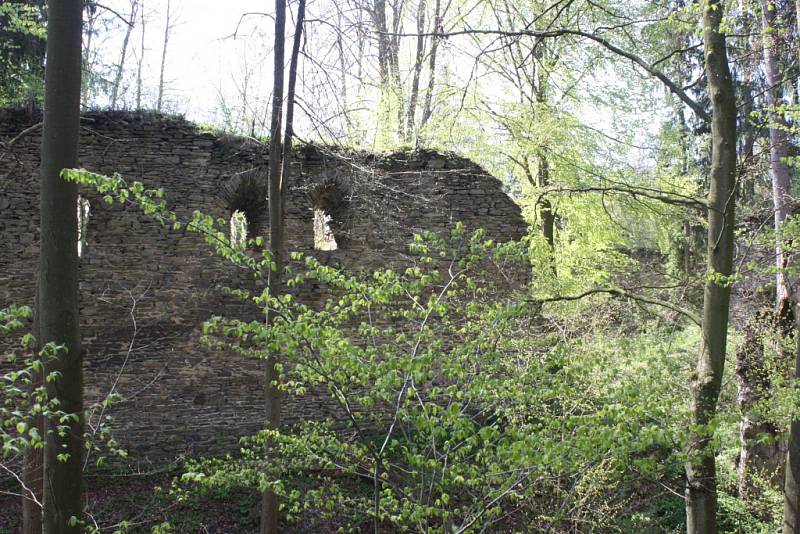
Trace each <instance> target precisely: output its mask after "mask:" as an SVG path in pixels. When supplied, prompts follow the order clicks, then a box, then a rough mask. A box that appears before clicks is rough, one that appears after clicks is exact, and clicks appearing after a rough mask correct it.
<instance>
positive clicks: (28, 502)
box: [22, 288, 44, 534]
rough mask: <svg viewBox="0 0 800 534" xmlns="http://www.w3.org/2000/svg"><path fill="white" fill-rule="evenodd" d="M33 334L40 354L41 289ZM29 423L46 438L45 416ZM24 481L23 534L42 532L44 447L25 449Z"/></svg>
mask: <svg viewBox="0 0 800 534" xmlns="http://www.w3.org/2000/svg"><path fill="white" fill-rule="evenodd" d="M33 314H34V315H33V331H32V333H33V335H34V336H35V337H36V344H35V346H34V351H35V352H36V354H37V355H38V353H39V349H40V348H41V347H40V344H39V337H40V335H39V289H38V288H37V289H36V296H35V297H34V306H33ZM42 378H43V377H42V373H36V374H35V375H34V376H33V377H31V393H32V392H33V391H34V390H35V389H37V388H39V387H41V386H42V385H43V382H44V381H43V380H42ZM29 425H30V426H31V427H32V428H36V429H37V430H38V431H39V435H40V436H42V438H43V439H44V418H43V417H42V416H41V415H38V416H34V417H33V418H31V421H30V422H29ZM23 462H24V463H23V466H24V467H23V470H22V482H23V483H24V484H25V488H23V489H22V534H42V507H41V502H42V489H43V485H42V467H43V465H44V454H43V451H42V449H34V448H32V447H29V448H27V449H25V457H24V459H23ZM37 501H38V502H37Z"/></svg>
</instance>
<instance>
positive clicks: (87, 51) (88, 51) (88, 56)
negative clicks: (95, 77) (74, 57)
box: [81, 4, 97, 107]
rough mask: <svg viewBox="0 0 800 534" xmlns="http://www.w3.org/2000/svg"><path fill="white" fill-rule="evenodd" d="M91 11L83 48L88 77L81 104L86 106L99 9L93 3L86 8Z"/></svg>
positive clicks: (84, 84)
mask: <svg viewBox="0 0 800 534" xmlns="http://www.w3.org/2000/svg"><path fill="white" fill-rule="evenodd" d="M86 9H87V10H88V12H89V18H88V20H87V21H86V46H85V47H84V49H83V69H84V70H85V71H86V73H87V76H86V79H84V80H83V85H82V88H81V104H83V106H84V107H88V106H89V89H90V88H91V87H90V85H91V72H92V36H93V35H94V19H95V10H96V9H97V8H96V7H95V6H94V5H93V4H90V5H89V6H87V8H86Z"/></svg>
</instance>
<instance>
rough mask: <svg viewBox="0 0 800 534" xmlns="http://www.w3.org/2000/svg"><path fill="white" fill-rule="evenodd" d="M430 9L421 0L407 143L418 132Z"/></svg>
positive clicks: (407, 124)
mask: <svg viewBox="0 0 800 534" xmlns="http://www.w3.org/2000/svg"><path fill="white" fill-rule="evenodd" d="M427 8H428V5H427V2H426V0H420V2H419V6H418V11H417V51H416V54H415V56H414V77H413V78H412V80H411V96H410V97H409V99H408V111H407V116H406V142H411V141H412V140H414V141H415V142H417V141H418V140H417V139H415V138H416V137H417V136H416V131H417V128H416V126H417V123H416V117H415V116H416V114H417V99H418V98H419V78H420V75H421V74H422V63H423V60H424V59H425V57H424V56H425V35H424V34H425V10H426V9H427Z"/></svg>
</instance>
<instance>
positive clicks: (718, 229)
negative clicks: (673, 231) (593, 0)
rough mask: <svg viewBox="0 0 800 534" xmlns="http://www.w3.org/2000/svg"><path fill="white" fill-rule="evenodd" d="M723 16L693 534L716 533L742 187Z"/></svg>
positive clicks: (714, 10) (709, 70) (711, 52)
mask: <svg viewBox="0 0 800 534" xmlns="http://www.w3.org/2000/svg"><path fill="white" fill-rule="evenodd" d="M722 15H723V6H722V4H721V2H720V0H709V2H708V3H707V5H706V8H705V11H704V13H703V38H704V45H705V46H704V48H705V70H706V78H707V79H708V87H709V92H710V96H711V106H712V117H711V141H712V157H711V177H710V187H709V194H708V204H709V210H708V252H707V270H708V274H709V276H708V280H707V282H706V285H705V292H704V295H703V328H702V330H703V331H702V341H701V346H700V353H699V356H698V361H697V369H696V371H695V374H694V376H693V379H692V388H691V406H690V410H691V418H692V421H691V423H692V426H691V428H692V430H691V431H690V432H691V435H690V442H689V451H688V452H689V458H688V460H687V462H686V479H687V484H686V525H687V532H688V534H712V533H715V532H716V510H717V476H716V463H715V458H714V450H713V449H712V448H711V442H712V437H713V436H712V435H711V432H710V430H709V424H710V423H711V422H712V420H713V419H714V416H715V414H716V408H717V401H718V399H719V390H720V386H721V383H722V373H723V369H724V365H725V344H726V342H727V334H728V310H729V305H730V292H731V289H730V278H729V277H730V275H731V272H732V269H733V247H734V235H733V228H734V193H735V186H736V99H735V94H734V90H733V81H732V79H731V73H730V68H729V66H728V55H727V49H726V44H725V37H724V35H723V34H722V33H720V22H721V20H722Z"/></svg>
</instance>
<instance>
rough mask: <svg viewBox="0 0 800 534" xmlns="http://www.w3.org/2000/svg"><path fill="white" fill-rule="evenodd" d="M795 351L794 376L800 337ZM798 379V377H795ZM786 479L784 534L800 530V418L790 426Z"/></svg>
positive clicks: (797, 371) (799, 367) (799, 359)
mask: <svg viewBox="0 0 800 534" xmlns="http://www.w3.org/2000/svg"><path fill="white" fill-rule="evenodd" d="M796 343H797V346H796V347H795V352H796V354H797V358H796V360H795V369H794V376H795V377H798V376H800V337H798V339H797V341H796ZM795 379H796V378H795ZM785 477H786V478H785V481H784V485H783V534H797V533H798V532H800V420H798V419H794V420H793V421H792V424H791V426H790V428H789V444H788V451H787V453H786V467H785Z"/></svg>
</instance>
